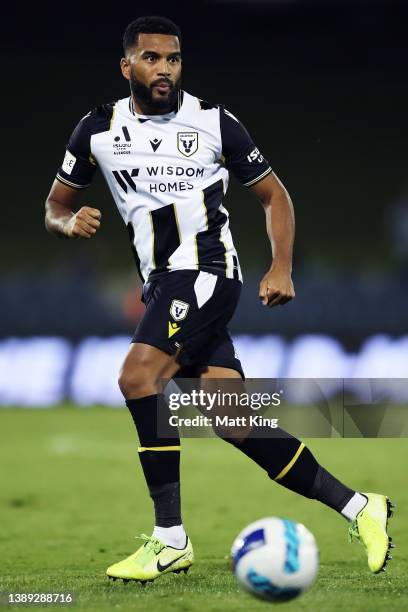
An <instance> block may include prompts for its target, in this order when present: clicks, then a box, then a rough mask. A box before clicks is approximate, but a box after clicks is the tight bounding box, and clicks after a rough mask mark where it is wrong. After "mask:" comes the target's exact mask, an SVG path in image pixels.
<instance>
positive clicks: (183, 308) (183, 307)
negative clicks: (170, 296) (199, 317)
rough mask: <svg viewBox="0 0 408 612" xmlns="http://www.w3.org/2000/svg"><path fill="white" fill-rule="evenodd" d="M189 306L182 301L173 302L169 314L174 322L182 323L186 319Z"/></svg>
mask: <svg viewBox="0 0 408 612" xmlns="http://www.w3.org/2000/svg"><path fill="white" fill-rule="evenodd" d="M189 308H190V304H187V302H183V301H182V300H173V301H172V303H171V306H170V314H171V316H172V317H173V319H174V320H175V321H182V320H183V319H185V318H186V316H187V313H188V309H189Z"/></svg>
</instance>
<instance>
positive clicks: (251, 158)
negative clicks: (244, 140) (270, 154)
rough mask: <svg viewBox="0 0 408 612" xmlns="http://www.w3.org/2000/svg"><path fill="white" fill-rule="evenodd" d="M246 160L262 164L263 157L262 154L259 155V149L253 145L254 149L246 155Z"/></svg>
mask: <svg viewBox="0 0 408 612" xmlns="http://www.w3.org/2000/svg"><path fill="white" fill-rule="evenodd" d="M247 160H248V161H249V163H251V164H252V162H254V161H257V162H258V163H259V164H262V162H263V160H264V157H263V155H261V152H260V150H259V149H257V148H256V147H255V148H254V149H252V151H251V152H250V153H249V155H247Z"/></svg>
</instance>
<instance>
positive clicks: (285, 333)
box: [0, 0, 408, 406]
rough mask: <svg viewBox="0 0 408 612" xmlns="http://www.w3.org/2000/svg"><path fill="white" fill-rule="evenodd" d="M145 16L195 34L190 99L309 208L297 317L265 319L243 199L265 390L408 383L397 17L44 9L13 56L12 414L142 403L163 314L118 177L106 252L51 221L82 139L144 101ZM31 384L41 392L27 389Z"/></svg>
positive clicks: (245, 343)
mask: <svg viewBox="0 0 408 612" xmlns="http://www.w3.org/2000/svg"><path fill="white" fill-rule="evenodd" d="M142 13H150V14H154V13H156V14H157V13H159V14H164V15H167V16H168V17H170V18H172V19H174V20H175V21H176V22H177V23H178V24H179V25H180V26H181V28H182V33H183V53H184V76H183V86H184V88H186V89H187V90H189V91H191V92H192V93H194V94H195V95H198V96H200V97H202V98H204V99H208V100H211V101H214V102H222V103H224V104H225V105H226V106H227V108H229V109H230V110H231V111H232V112H233V113H234V114H236V115H237V116H238V117H239V118H240V119H241V120H242V121H243V122H244V124H246V125H247V127H248V129H249V131H250V132H251V134H252V136H253V138H254V140H255V142H256V143H257V145H258V146H259V148H260V149H261V150H262V151H263V152H264V154H265V155H266V156H267V157H268V158H269V159H270V161H271V164H272V166H273V168H274V170H275V171H276V173H277V174H278V176H279V177H280V178H281V179H282V180H283V182H284V183H285V184H286V186H287V188H288V189H289V192H290V193H291V195H292V198H293V200H294V204H295V210H296V215H297V238H296V248H295V262H294V281H295V288H296V291H297V297H296V300H295V301H293V303H291V304H288V305H286V306H285V307H284V308H277V309H274V310H272V311H269V310H266V309H264V308H263V307H261V305H260V303H259V299H258V297H257V291H258V283H259V280H260V278H261V276H262V275H263V273H264V272H265V271H266V269H267V266H268V264H269V260H270V254H269V246H268V241H267V238H266V234H265V229H264V216H263V212H262V208H261V206H260V205H259V204H258V203H257V202H256V200H255V199H254V198H253V197H252V196H251V195H250V194H249V193H248V192H246V191H245V190H244V189H243V188H241V187H240V186H239V185H237V184H236V183H235V182H234V180H232V184H231V187H230V191H229V196H228V198H227V202H226V205H227V208H228V209H229V211H230V215H231V225H232V230H233V234H234V236H235V241H236V244H237V246H238V250H239V253H240V255H241V265H242V267H243V272H244V280H245V283H244V291H243V296H242V300H241V303H240V306H239V308H238V311H237V313H236V316H235V318H234V320H233V322H232V324H231V330H232V333H233V334H234V336H235V338H236V344H237V348H238V352H239V355H240V357H241V359H242V361H243V364H244V367H245V369H246V373H247V375H248V376H256V377H275V376H281V377H284V376H296V377H302V376H306V377H307V376H311V377H320V378H321V377H339V378H347V377H355V376H357V377H393V376H396V377H406V376H407V375H408V331H407V312H408V294H407V291H406V283H407V279H408V181H407V172H406V143H407V142H408V133H407V132H408V129H407V122H406V119H405V116H406V109H407V107H408V80H407V79H406V59H407V58H406V31H405V30H406V18H407V17H408V8H407V6H406V4H405V3H403V2H396V1H392V0H385V1H373V2H363V1H358V0H354V1H353V2H346V1H343V2H336V1H331V2H312V1H306V0H303V1H302V0H298V1H296V0H292V1H289V0H286V1H284V0H282V1H269V2H267V1H264V2H260V1H255V0H251V2H239V1H236V0H230V1H224V2H222V1H213V2H210V1H206V2H205V1H202V2H196V3H194V7H193V6H191V7H190V9H188V8H187V9H186V8H185V6H181V3H179V4H173V5H169V4H164V3H160V2H151V3H149V4H148V5H146V8H143V9H142V8H141V7H140V4H136V5H134V7H133V6H132V5H131V4H127V5H125V6H121V8H120V10H118V11H109V13H106V14H104V13H103V12H101V11H100V10H98V11H97V10H96V9H95V6H93V5H92V4H86V5H83V6H82V7H81V9H80V10H78V9H76V8H75V6H74V5H72V4H70V5H69V7H67V10H64V19H63V20H60V19H59V18H58V15H57V12H56V8H55V5H51V4H50V5H49V6H48V5H47V4H46V3H44V4H43V6H42V10H41V11H38V10H37V7H36V6H34V5H33V6H32V7H31V8H27V11H26V12H25V13H24V18H23V19H20V22H19V30H18V36H17V37H16V33H15V32H14V31H12V29H10V31H9V32H8V33H5V34H4V36H3V37H2V40H1V45H2V50H1V55H2V60H3V62H2V64H3V70H4V71H5V74H4V75H3V79H4V80H5V81H6V80H7V82H8V100H9V101H8V104H11V105H12V110H9V111H8V112H7V115H6V117H7V120H6V121H3V125H2V138H3V142H4V143H5V144H6V146H4V147H3V156H4V159H3V162H2V166H3V174H4V176H5V179H6V180H4V182H3V206H2V216H1V220H2V230H3V231H2V240H1V243H0V336H1V340H0V404H1V405H18V406H23V405H26V406H47V405H52V404H55V403H59V402H61V401H63V400H66V399H69V400H71V401H74V402H76V403H79V404H83V405H87V404H93V403H99V404H100V403H106V404H111V405H120V404H121V403H122V401H121V397H120V394H119V391H118V389H117V384H116V379H117V373H118V370H119V366H120V363H121V361H122V359H123V356H124V354H125V352H126V350H127V345H128V342H129V339H130V337H131V335H132V333H133V330H134V328H135V326H136V324H137V321H138V319H139V318H140V317H141V315H142V313H143V308H144V307H143V305H142V304H141V302H140V282H139V280H138V278H137V273H136V270H135V268H134V265H133V259H132V255H131V251H130V248H129V244H128V237H127V232H126V228H125V227H124V226H123V225H122V222H121V220H120V218H119V215H118V214H117V213H116V210H115V207H114V203H113V201H112V200H111V198H110V196H109V194H108V192H107V189H106V188H105V185H104V184H103V179H102V178H101V177H100V176H98V177H97V179H96V181H95V184H94V185H93V186H92V187H91V189H90V190H88V192H87V193H86V195H85V197H84V203H89V204H91V205H94V206H97V207H99V208H101V210H102V213H103V223H102V229H101V231H100V233H98V235H97V237H96V238H95V239H93V240H91V241H64V240H57V239H55V238H53V237H52V236H50V235H48V234H47V233H46V231H45V229H44V224H43V202H44V200H45V198H46V196H47V193H48V190H49V188H50V185H51V182H52V180H53V178H54V175H55V172H56V170H57V168H58V165H59V164H60V162H61V160H62V158H63V155H64V147H65V143H66V141H67V140H68V137H69V135H70V133H71V131H72V130H73V128H74V127H75V125H76V123H77V122H78V120H79V119H80V118H81V117H82V116H83V115H84V114H86V113H87V112H88V111H89V110H90V109H91V108H93V107H94V106H96V105H97V104H100V103H102V102H106V101H110V100H112V99H115V98H119V97H124V96H126V95H128V88H127V84H126V82H125V81H124V80H123V79H122V77H121V75H120V72H119V58H120V57H121V33H122V31H123V29H124V27H125V26H126V24H127V23H128V22H129V21H130V20H132V19H134V18H136V17H137V16H139V15H140V14H142ZM22 381H23V382H22Z"/></svg>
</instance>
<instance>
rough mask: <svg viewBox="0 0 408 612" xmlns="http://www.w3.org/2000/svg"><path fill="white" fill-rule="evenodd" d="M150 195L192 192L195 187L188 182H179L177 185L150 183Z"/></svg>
mask: <svg viewBox="0 0 408 612" xmlns="http://www.w3.org/2000/svg"><path fill="white" fill-rule="evenodd" d="M149 189H150V193H159V192H160V193H165V192H166V191H169V192H171V191H190V190H191V189H194V185H193V184H192V183H189V182H188V181H178V182H175V183H157V184H155V183H150V185H149Z"/></svg>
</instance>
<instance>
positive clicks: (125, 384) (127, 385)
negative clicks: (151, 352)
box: [118, 363, 157, 399]
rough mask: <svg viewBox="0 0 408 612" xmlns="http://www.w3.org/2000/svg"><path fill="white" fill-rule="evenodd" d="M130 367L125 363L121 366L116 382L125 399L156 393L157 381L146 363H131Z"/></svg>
mask: <svg viewBox="0 0 408 612" xmlns="http://www.w3.org/2000/svg"><path fill="white" fill-rule="evenodd" d="M132 365H133V367H132V369H130V368H129V367H126V365H125V366H124V367H123V368H122V370H121V372H120V374H119V379H118V384H119V389H120V390H121V392H122V395H123V396H124V397H125V399H138V398H140V397H147V396H148V395H154V394H155V393H157V381H156V377H155V376H154V374H153V373H152V371H151V370H150V369H149V367H147V365H146V364H142V363H140V364H132Z"/></svg>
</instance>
